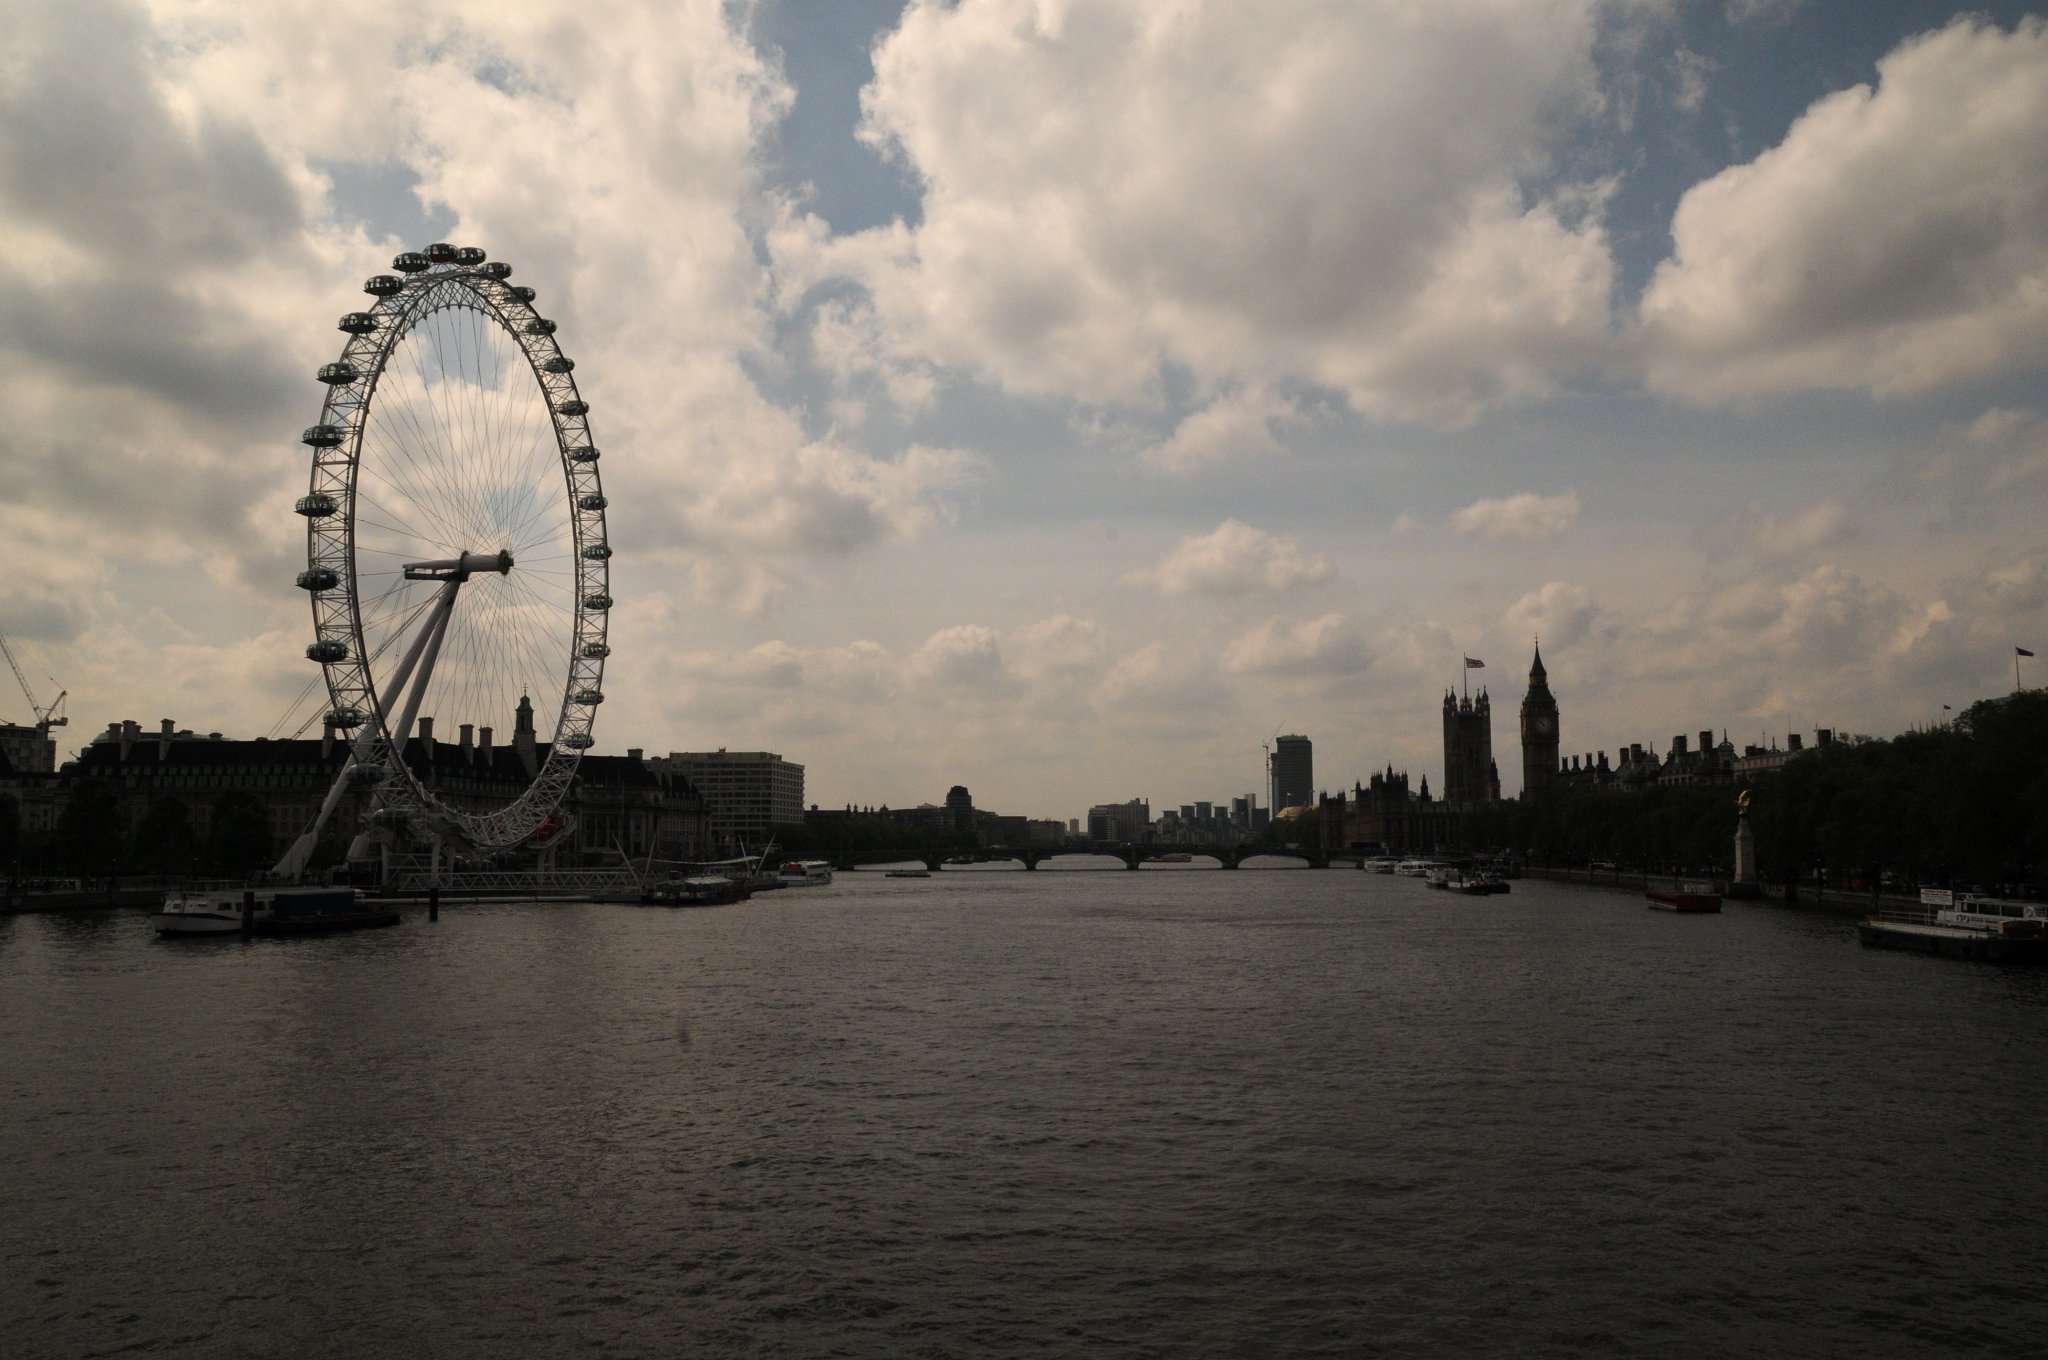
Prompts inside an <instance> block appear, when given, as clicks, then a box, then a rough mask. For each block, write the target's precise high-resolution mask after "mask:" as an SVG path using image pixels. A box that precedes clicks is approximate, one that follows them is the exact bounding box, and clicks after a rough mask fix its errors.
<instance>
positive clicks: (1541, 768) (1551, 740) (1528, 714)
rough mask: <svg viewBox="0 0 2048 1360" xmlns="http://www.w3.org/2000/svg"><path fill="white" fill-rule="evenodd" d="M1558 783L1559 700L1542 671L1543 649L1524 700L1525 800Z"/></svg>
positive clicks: (1532, 667)
mask: <svg viewBox="0 0 2048 1360" xmlns="http://www.w3.org/2000/svg"><path fill="white" fill-rule="evenodd" d="M1556 783H1557V700H1555V699H1553V698H1552V697H1551V696H1550V677H1549V676H1548V675H1547V674H1545V672H1544V670H1543V647H1542V645H1541V644H1540V643H1539V644H1538V645H1537V647H1536V659H1535V661H1533V662H1531V663H1530V665H1529V693H1528V694H1527V695H1526V696H1525V697H1524V698H1523V699H1522V797H1524V798H1535V797H1537V796H1539V795H1541V794H1543V793H1546V792H1548V791H1549V790H1550V789H1551V788H1552V787H1554V786H1555V785H1556Z"/></svg>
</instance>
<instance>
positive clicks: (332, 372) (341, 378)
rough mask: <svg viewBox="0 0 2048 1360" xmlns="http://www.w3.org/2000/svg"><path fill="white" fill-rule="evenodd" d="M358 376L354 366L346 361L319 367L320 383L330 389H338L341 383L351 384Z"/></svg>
mask: <svg viewBox="0 0 2048 1360" xmlns="http://www.w3.org/2000/svg"><path fill="white" fill-rule="evenodd" d="M358 376H359V375H358V374H357V373H356V366H355V365H354V364H352V363H350V362H349V361H348V360H346V359H342V360H338V361H337V362H335V363H331V364H322V365H320V381H321V382H324V383H326V384H327V385H328V386H330V387H339V386H341V385H342V384H343V383H352V382H354V381H355V380H356V378H357V377H358Z"/></svg>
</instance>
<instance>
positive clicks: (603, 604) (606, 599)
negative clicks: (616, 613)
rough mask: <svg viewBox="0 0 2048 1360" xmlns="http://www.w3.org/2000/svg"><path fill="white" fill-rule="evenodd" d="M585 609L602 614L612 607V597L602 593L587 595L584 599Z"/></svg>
mask: <svg viewBox="0 0 2048 1360" xmlns="http://www.w3.org/2000/svg"><path fill="white" fill-rule="evenodd" d="M583 607H584V608H585V609H595V610H598V611H599V612H602V611H604V610H607V609H610V608H611V607H612V597H611V596H609V595H606V594H604V593H603V592H602V591H600V592H599V593H598V594H595V595H585V596H584V597H583Z"/></svg>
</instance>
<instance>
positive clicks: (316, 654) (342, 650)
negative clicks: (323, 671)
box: [306, 638, 348, 666]
mask: <svg viewBox="0 0 2048 1360" xmlns="http://www.w3.org/2000/svg"><path fill="white" fill-rule="evenodd" d="M306 660H308V661H317V662H319V663H320V664H321V665H323V666H325V665H328V664H330V663H331V662H335V661H346V660H348V644H347V643H346V642H343V641H341V640H340V639H339V638H321V639H320V640H319V641H318V642H316V643H314V644H313V645H312V646H310V647H308V648H306Z"/></svg>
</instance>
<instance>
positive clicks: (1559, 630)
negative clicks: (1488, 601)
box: [1505, 581, 1600, 651]
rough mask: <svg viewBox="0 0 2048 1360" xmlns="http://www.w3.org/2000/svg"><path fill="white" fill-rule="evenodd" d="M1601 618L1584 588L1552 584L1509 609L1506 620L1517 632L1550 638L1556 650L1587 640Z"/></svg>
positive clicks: (1516, 602)
mask: <svg viewBox="0 0 2048 1360" xmlns="http://www.w3.org/2000/svg"><path fill="white" fill-rule="evenodd" d="M1599 616H1600V607H1599V605H1598V604H1596V603H1595V602H1594V600H1593V596H1592V593H1591V592H1589V591H1588V590H1587V589H1586V588H1585V587H1584V586H1575V585H1571V584H1568V583H1567V582H1564V581H1551V582H1549V583H1548V584H1546V585H1545V586H1543V588H1542V589H1540V590H1532V591H1530V592H1529V593H1528V594H1527V595H1524V596H1523V597H1522V598H1521V599H1519V600H1516V601H1515V602H1514V603H1513V604H1512V605H1510V606H1509V607H1508V611H1507V614H1506V616H1505V617H1506V621H1507V623H1508V625H1509V626H1510V627H1511V628H1513V629H1514V631H1515V632H1516V633H1518V634H1521V635H1523V636H1526V637H1529V638H1531V639H1532V640H1533V639H1548V640H1549V642H1550V644H1551V648H1552V650H1553V651H1556V650H1557V649H1558V648H1561V647H1562V648H1569V647H1573V646H1576V645H1577V644H1579V643H1581V642H1583V641H1585V639H1586V637H1587V635H1588V634H1589V633H1590V632H1591V631H1592V628H1593V626H1594V623H1595V621H1596V620H1597V619H1598V618H1599Z"/></svg>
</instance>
